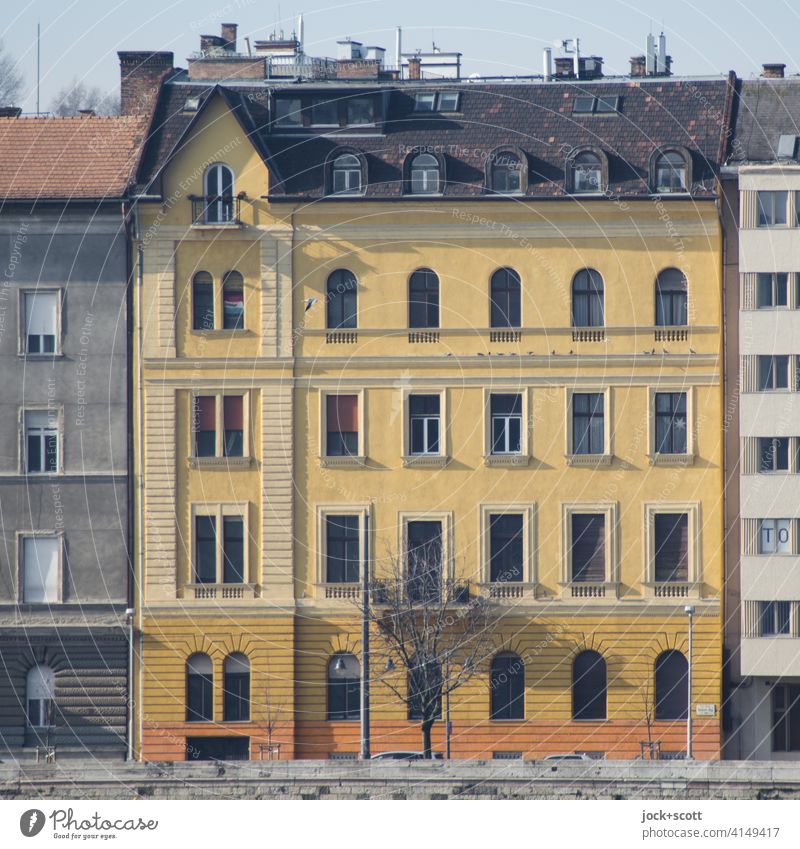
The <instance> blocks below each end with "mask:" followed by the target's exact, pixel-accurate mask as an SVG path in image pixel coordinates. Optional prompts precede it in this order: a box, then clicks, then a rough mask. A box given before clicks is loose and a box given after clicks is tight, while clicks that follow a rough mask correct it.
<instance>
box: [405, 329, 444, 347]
mask: <svg viewBox="0 0 800 849" xmlns="http://www.w3.org/2000/svg"><path fill="white" fill-rule="evenodd" d="M408 341H409V342H410V343H411V344H412V345H413V344H421V343H426V342H438V341H439V331H438V330H412V331H411V333H409V334H408Z"/></svg>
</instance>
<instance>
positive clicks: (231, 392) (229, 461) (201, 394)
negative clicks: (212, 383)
mask: <svg viewBox="0 0 800 849" xmlns="http://www.w3.org/2000/svg"><path fill="white" fill-rule="evenodd" d="M250 394H251V393H250V392H249V391H248V390H247V389H224V390H223V389H193V390H192V391H191V393H190V394H189V450H188V452H187V457H188V458H189V465H190V466H193V467H197V466H249V465H250V463H251V462H252V449H251V445H250V430H251V426H250ZM233 396H240V397H241V398H242V427H243V431H242V456H241V457H225V456H224V448H225V428H224V425H225V422H224V405H223V399H224V398H226V397H227V398H230V397H233ZM209 397H213V398H214V399H215V400H214V426H215V428H216V440H215V450H214V456H213V457H198V456H197V455H196V454H195V439H194V434H195V430H194V411H195V409H197V399H198V398H209Z"/></svg>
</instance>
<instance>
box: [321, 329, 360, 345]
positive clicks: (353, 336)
mask: <svg viewBox="0 0 800 849" xmlns="http://www.w3.org/2000/svg"><path fill="white" fill-rule="evenodd" d="M356 342H358V333H356V331H355V330H331V331H329V332H328V333H326V334H325V344H326V345H353V344H355V343H356Z"/></svg>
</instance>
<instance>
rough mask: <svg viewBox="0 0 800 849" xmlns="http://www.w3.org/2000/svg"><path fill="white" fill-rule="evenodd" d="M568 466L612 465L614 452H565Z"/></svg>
mask: <svg viewBox="0 0 800 849" xmlns="http://www.w3.org/2000/svg"><path fill="white" fill-rule="evenodd" d="M564 457H565V458H566V460H567V465H568V466H610V465H611V461H612V460H613V459H614V455H613V454H565V455H564Z"/></svg>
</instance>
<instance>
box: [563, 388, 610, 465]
mask: <svg viewBox="0 0 800 849" xmlns="http://www.w3.org/2000/svg"><path fill="white" fill-rule="evenodd" d="M585 394H590V395H603V442H604V445H603V449H604V450H603V453H602V454H575V453H574V450H573V448H574V446H573V398H574V396H575V395H585ZM565 400H566V428H565V431H566V440H565V448H564V456H565V458H566V461H567V465H570V466H594V465H609V464H610V463H611V461H612V459H613V456H614V440H613V433H612V426H611V425H612V422H613V420H614V418H613V413H614V411H613V406H612V400H613V394H612V392H611V387H610V386H605V387H597V386H589V387H585V386H568V387H566V389H565Z"/></svg>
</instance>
